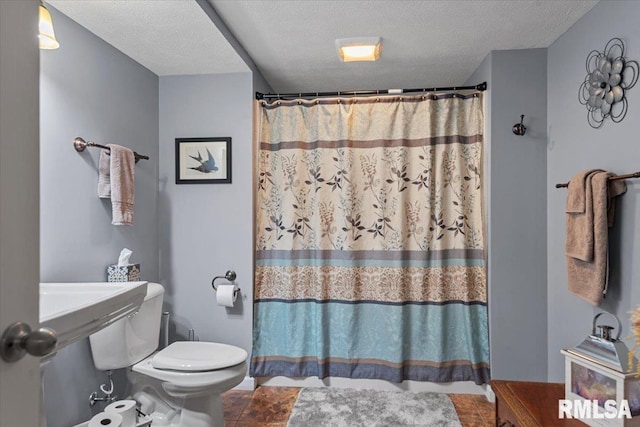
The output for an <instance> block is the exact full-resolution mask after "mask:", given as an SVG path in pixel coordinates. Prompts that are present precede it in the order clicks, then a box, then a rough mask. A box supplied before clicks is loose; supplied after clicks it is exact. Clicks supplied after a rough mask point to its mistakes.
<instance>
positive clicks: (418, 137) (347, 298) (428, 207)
mask: <svg viewBox="0 0 640 427" xmlns="http://www.w3.org/2000/svg"><path fill="white" fill-rule="evenodd" d="M258 114H259V116H258V121H259V129H258V140H259V149H258V154H257V155H258V170H259V172H258V177H257V178H258V182H257V184H256V185H257V187H256V190H257V194H256V203H257V204H256V230H255V233H256V240H255V241H256V271H255V305H254V336H253V354H252V357H251V369H250V373H251V375H252V376H278V375H283V376H288V377H306V376H318V377H320V378H324V377H327V376H338V377H350V378H377V379H384V380H388V381H393V382H401V381H403V380H419V381H433V382H451V381H474V382H475V383H476V384H483V383H487V382H488V381H489V378H490V369H489V344H488V321H487V292H486V273H485V251H484V242H483V214H482V202H483V197H482V176H481V171H482V147H483V113H482V96H481V94H479V93H474V94H469V95H462V94H443V95H438V96H435V95H430V96H426V95H425V96H413V97H409V96H400V97H380V98H362V97H360V98H341V99H338V98H334V99H317V100H313V101H305V100H295V101H276V102H275V103H272V104H267V103H265V102H261V103H260V104H259V107H258Z"/></svg>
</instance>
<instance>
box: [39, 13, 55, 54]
mask: <svg viewBox="0 0 640 427" xmlns="http://www.w3.org/2000/svg"><path fill="white" fill-rule="evenodd" d="M38 9H39V12H38V16H39V22H38V29H39V34H38V46H39V47H40V49H57V48H59V47H60V43H58V40H56V35H55V34H54V32H53V21H52V20H51V14H50V13H49V11H48V10H47V8H46V7H44V4H42V2H41V3H40V7H39V8H38Z"/></svg>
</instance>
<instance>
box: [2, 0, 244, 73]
mask: <svg viewBox="0 0 640 427" xmlns="http://www.w3.org/2000/svg"><path fill="white" fill-rule="evenodd" d="M0 1H3V0H0ZM46 4H50V5H52V6H53V7H54V8H56V9H58V10H59V11H60V12H62V13H64V14H65V15H67V16H68V17H70V18H71V19H73V20H74V21H76V22H78V23H79V24H80V25H82V26H83V27H85V28H86V29H88V30H89V31H91V32H92V33H94V34H95V35H97V36H98V37H100V38H102V39H103V40H105V41H107V42H108V43H110V44H111V45H112V46H114V47H115V48H117V49H118V50H120V51H122V52H123V53H125V54H126V55H128V56H130V57H131V58H133V59H134V60H135V61H137V62H139V63H140V64H142V65H144V66H145V67H147V68H148V69H149V70H151V71H152V72H154V73H155V74H157V75H159V76H169V75H180V74H210V73H213V74H216V73H232V72H241V71H248V70H249V68H248V67H247V66H246V64H245V63H244V61H242V59H240V57H239V56H238V55H237V54H236V51H235V50H234V49H233V48H232V47H231V45H229V43H228V42H227V40H226V39H225V38H224V37H223V36H222V34H221V33H220V31H219V30H218V28H217V27H216V26H215V25H214V24H213V22H211V19H209V17H208V16H207V15H206V14H205V13H204V12H203V10H202V8H201V7H200V6H199V5H198V3H196V2H195V1H194V0H47V1H46ZM54 26H55V22H54ZM60 43H61V44H63V43H64V40H60Z"/></svg>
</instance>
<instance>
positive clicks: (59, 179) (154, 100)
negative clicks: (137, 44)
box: [40, 7, 159, 427]
mask: <svg viewBox="0 0 640 427" xmlns="http://www.w3.org/2000/svg"><path fill="white" fill-rule="evenodd" d="M49 10H50V12H51V14H52V17H53V21H54V24H55V30H56V36H57V38H58V40H59V41H60V45H61V47H60V49H58V50H54V51H42V52H41V74H40V106H41V109H40V121H41V123H40V131H41V132H40V259H41V270H40V279H41V281H43V282H54V281H61V282H66V281H69V282H77V281H104V280H105V268H106V266H107V265H108V264H111V263H114V262H116V261H117V258H118V254H119V253H120V250H121V249H122V248H123V247H127V248H129V249H131V250H133V252H134V255H133V260H134V261H135V262H139V263H140V264H141V272H142V278H143V279H144V280H149V281H157V280H158V269H159V267H158V265H159V261H158V248H159V245H158V228H159V227H158V190H157V188H158V187H157V179H158V78H157V76H155V75H154V74H153V73H151V72H150V71H148V70H147V69H146V68H144V67H142V66H141V65H139V64H138V63H136V62H134V61H133V60H131V59H130V58H129V57H127V56H125V55H124V54H122V53H120V52H119V51H117V50H116V49H114V48H113V47H112V46H111V45H109V44H107V43H105V42H104V41H102V40H101V39H99V38H97V37H96V36H94V35H93V34H91V33H89V32H88V31H87V30H85V29H84V28H82V27H80V26H79V25H78V24H76V23H75V22H73V21H72V20H70V19H69V18H67V17H66V16H64V15H62V14H61V13H58V12H57V11H56V10H55V9H54V8H53V7H49ZM76 136H81V137H83V138H85V139H87V140H89V139H91V140H93V141H96V142H98V143H103V144H106V143H115V144H120V145H125V146H128V147H130V148H132V149H134V150H135V151H137V152H139V153H141V154H146V155H148V156H149V157H150V160H142V161H140V162H139V163H138V164H137V165H136V170H135V172H136V175H135V180H136V199H135V222H134V225H133V226H131V227H126V226H121V227H116V226H113V225H111V204H110V202H109V201H105V200H101V199H98V197H97V195H96V185H97V180H98V173H97V161H98V156H99V151H100V150H99V149H96V148H93V149H92V148H89V149H87V150H86V151H85V152H83V153H77V152H76V151H75V150H74V149H73V146H72V141H73V139H74V138H75V137H76ZM103 380H104V375H103V374H102V373H100V372H97V371H95V369H94V368H93V362H92V360H91V355H90V352H89V346H88V340H83V341H81V342H78V343H76V344H73V345H71V346H69V347H68V348H66V349H63V350H62V351H61V352H59V353H58V354H57V355H56V357H55V358H54V359H53V361H52V363H51V364H50V365H49V366H48V367H47V369H46V371H45V381H44V385H45V395H46V407H47V409H48V410H47V417H48V421H49V427H57V426H60V427H68V426H70V425H74V424H77V423H79V422H81V421H85V420H87V419H89V418H90V416H91V412H90V409H89V405H88V401H87V396H88V395H89V393H90V392H92V391H94V390H96V389H97V386H98V385H99V384H101V383H102V382H103ZM61 390H64V392H62V393H61V392H60V391H61ZM99 409H100V408H98V407H96V408H95V410H99Z"/></svg>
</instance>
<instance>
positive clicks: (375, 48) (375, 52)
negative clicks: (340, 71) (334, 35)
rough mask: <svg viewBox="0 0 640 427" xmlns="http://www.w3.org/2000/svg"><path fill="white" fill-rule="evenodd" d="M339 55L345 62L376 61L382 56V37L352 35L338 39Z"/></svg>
mask: <svg viewBox="0 0 640 427" xmlns="http://www.w3.org/2000/svg"><path fill="white" fill-rule="evenodd" d="M336 49H338V56H339V57H340V59H341V60H342V61H344V62H353V61H376V60H378V58H380V50H381V49H382V39H380V37H352V38H347V39H337V40H336Z"/></svg>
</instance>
